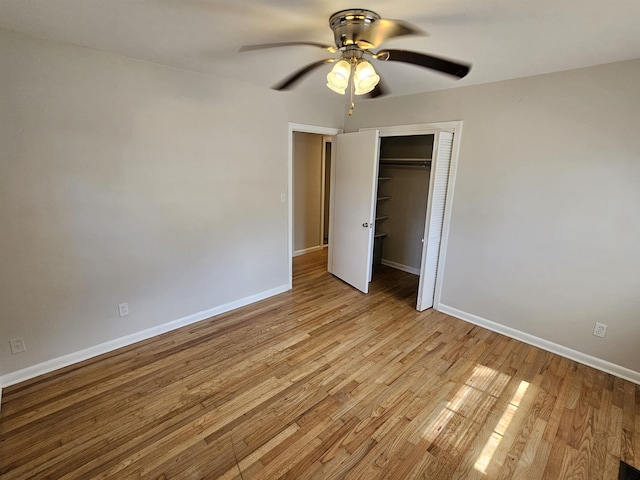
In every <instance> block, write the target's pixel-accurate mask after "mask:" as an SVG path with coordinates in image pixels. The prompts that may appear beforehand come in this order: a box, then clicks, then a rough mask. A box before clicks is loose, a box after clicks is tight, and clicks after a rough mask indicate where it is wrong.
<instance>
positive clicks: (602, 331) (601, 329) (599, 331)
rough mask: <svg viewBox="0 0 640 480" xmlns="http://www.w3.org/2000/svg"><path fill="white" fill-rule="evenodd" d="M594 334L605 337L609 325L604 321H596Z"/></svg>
mask: <svg viewBox="0 0 640 480" xmlns="http://www.w3.org/2000/svg"><path fill="white" fill-rule="evenodd" d="M593 334H594V335H595V336H596V337H603V338H604V336H605V335H606V334H607V326H606V325H605V324H604V323H598V322H596V326H595V327H594V328H593Z"/></svg>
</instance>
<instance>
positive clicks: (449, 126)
mask: <svg viewBox="0 0 640 480" xmlns="http://www.w3.org/2000/svg"><path fill="white" fill-rule="evenodd" d="M364 130H378V131H379V132H380V138H383V137H398V136H407V135H431V134H436V133H438V132H450V133H453V148H452V150H451V163H450V166H449V178H448V181H447V188H446V191H447V196H446V200H445V208H444V219H443V222H442V234H441V236H440V251H439V254H438V268H437V269H436V278H435V291H434V295H433V309H434V310H438V308H440V298H441V295H442V282H443V275H444V265H445V260H446V256H447V245H448V243H449V242H448V241H449V227H450V224H451V209H452V205H453V194H454V187H455V181H456V172H457V169H458V154H459V151H460V141H461V137H462V120H456V121H449V122H435V123H421V124H413V125H392V126H383V127H366V128H361V129H360V131H364ZM434 148H435V145H434ZM434 161H435V159H434ZM433 167H434V164H433V163H432V171H433ZM429 215H430V212H429V211H427V218H426V223H425V232H426V228H428V221H429V218H428V217H429ZM424 240H425V243H424V245H423V247H422V259H421V261H420V286H422V284H423V278H422V275H423V274H424V255H425V252H426V241H427V239H426V238H425V239H424ZM420 295H422V292H421V291H418V296H420ZM417 303H421V302H420V298H419V299H418V302H417Z"/></svg>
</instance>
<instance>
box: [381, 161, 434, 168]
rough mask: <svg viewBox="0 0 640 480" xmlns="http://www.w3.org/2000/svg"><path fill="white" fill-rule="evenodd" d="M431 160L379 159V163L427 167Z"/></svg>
mask: <svg viewBox="0 0 640 480" xmlns="http://www.w3.org/2000/svg"><path fill="white" fill-rule="evenodd" d="M430 164H431V160H380V165H406V166H411V167H427V166H429V165H430Z"/></svg>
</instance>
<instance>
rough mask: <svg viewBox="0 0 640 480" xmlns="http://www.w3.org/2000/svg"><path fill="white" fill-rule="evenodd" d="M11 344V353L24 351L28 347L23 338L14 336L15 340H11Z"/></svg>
mask: <svg viewBox="0 0 640 480" xmlns="http://www.w3.org/2000/svg"><path fill="white" fill-rule="evenodd" d="M9 346H10V347H11V355H15V354H16V353H22V352H24V351H25V350H26V349H27V347H26V346H25V344H24V340H23V339H22V338H14V339H13V340H9Z"/></svg>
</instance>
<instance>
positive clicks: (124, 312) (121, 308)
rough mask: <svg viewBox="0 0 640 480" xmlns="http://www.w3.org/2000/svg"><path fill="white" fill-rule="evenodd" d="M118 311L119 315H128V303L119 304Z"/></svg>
mask: <svg viewBox="0 0 640 480" xmlns="http://www.w3.org/2000/svg"><path fill="white" fill-rule="evenodd" d="M118 313H119V314H120V316H121V317H126V316H127V315H129V304H128V303H121V304H119V305H118Z"/></svg>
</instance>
